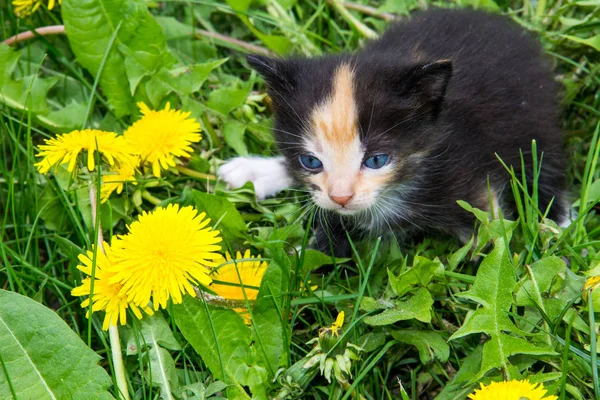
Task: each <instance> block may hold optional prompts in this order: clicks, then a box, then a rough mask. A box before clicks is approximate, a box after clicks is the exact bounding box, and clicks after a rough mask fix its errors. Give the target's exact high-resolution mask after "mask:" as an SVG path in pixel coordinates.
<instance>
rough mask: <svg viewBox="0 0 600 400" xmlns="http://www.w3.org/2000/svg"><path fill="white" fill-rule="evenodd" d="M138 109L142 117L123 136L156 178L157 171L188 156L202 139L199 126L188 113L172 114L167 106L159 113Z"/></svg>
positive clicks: (139, 104) (141, 106) (172, 165)
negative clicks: (194, 145) (177, 159)
mask: <svg viewBox="0 0 600 400" xmlns="http://www.w3.org/2000/svg"><path fill="white" fill-rule="evenodd" d="M138 107H139V108H140V111H141V112H142V114H143V116H142V118H141V119H140V120H138V121H137V122H135V123H134V124H133V125H132V126H131V127H130V128H129V129H127V131H126V132H125V135H124V136H125V139H126V140H127V143H128V144H129V145H130V146H131V148H133V149H134V151H135V153H136V154H138V155H139V156H140V157H141V159H142V163H144V164H147V165H150V166H151V168H152V174H153V175H154V176H155V177H157V178H160V173H161V169H169V168H170V167H174V166H175V160H176V158H178V157H186V158H187V157H190V156H191V153H192V152H193V149H192V147H191V144H192V143H196V142H199V141H200V139H202V136H201V135H200V133H199V132H200V124H199V123H198V122H197V121H196V120H195V119H193V118H189V117H190V114H191V113H189V112H182V111H177V110H172V109H171V106H170V104H169V103H167V105H166V107H165V108H164V109H163V110H159V111H153V110H150V108H148V106H147V105H146V104H144V103H141V102H140V103H138Z"/></svg>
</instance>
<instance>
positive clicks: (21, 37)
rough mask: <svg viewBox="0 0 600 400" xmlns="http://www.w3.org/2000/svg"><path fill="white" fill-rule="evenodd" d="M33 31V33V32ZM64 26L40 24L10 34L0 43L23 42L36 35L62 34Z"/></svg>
mask: <svg viewBox="0 0 600 400" xmlns="http://www.w3.org/2000/svg"><path fill="white" fill-rule="evenodd" d="M34 32H35V33H34ZM64 33H65V26H64V25H51V26H42V27H41V28H36V29H33V30H31V31H27V32H21V33H19V34H18V35H15V36H11V37H9V38H8V39H6V40H5V41H3V42H2V43H3V44H5V45H8V46H10V45H11V44H15V43H19V42H24V41H26V40H29V39H33V38H35V37H36V36H48V35H64Z"/></svg>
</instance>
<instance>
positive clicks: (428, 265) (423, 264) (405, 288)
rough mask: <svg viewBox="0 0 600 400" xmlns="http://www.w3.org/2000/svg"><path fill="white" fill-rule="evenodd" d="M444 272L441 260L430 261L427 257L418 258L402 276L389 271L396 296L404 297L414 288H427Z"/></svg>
mask: <svg viewBox="0 0 600 400" xmlns="http://www.w3.org/2000/svg"><path fill="white" fill-rule="evenodd" d="M443 272H444V265H443V264H442V262H441V261H440V260H439V259H437V258H436V259H434V260H430V259H428V258H426V257H422V256H416V257H415V260H414V263H413V266H412V267H411V268H410V269H409V270H407V271H405V272H404V273H402V274H400V275H399V276H394V275H393V274H392V273H391V271H389V270H388V277H389V281H390V285H391V287H392V290H393V291H394V294H395V295H396V296H403V295H405V294H406V293H408V292H409V291H410V290H411V289H412V288H413V287H414V286H417V285H419V286H421V287H426V286H427V285H429V282H431V279H433V277H434V276H436V275H440V274H442V273H443Z"/></svg>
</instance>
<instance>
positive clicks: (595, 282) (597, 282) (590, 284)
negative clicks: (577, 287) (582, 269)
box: [583, 275, 600, 291]
mask: <svg viewBox="0 0 600 400" xmlns="http://www.w3.org/2000/svg"><path fill="white" fill-rule="evenodd" d="M598 286H600V275H598V276H591V277H589V278H588V279H587V281H585V285H583V290H585V291H587V290H588V289H592V290H594V289H596V288H597V287H598Z"/></svg>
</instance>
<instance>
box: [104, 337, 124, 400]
mask: <svg viewBox="0 0 600 400" xmlns="http://www.w3.org/2000/svg"><path fill="white" fill-rule="evenodd" d="M108 334H109V336H110V351H111V353H112V358H113V367H114V368H115V376H116V378H117V389H118V390H119V397H120V398H122V399H124V400H129V390H128V389H127V380H126V379H125V367H124V366H123V356H122V354H123V352H122V351H121V341H120V339H119V328H117V326H116V325H111V326H110V327H109V328H108Z"/></svg>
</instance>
